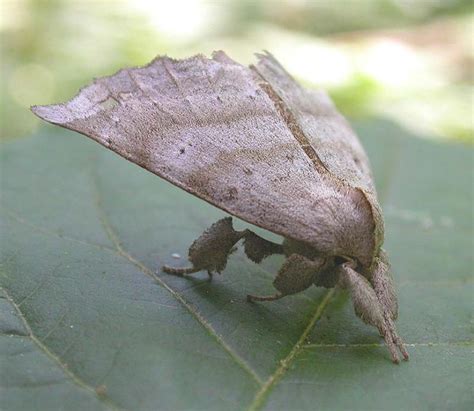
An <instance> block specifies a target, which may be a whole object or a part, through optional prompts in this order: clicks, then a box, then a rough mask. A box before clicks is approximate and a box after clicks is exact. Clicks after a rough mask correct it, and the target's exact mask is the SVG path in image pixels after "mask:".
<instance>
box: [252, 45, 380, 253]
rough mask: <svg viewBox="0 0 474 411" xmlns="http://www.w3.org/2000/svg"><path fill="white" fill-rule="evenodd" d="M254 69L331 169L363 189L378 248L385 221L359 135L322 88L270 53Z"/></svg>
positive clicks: (329, 170)
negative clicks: (308, 84) (300, 79)
mask: <svg viewBox="0 0 474 411" xmlns="http://www.w3.org/2000/svg"><path fill="white" fill-rule="evenodd" d="M258 57H259V61H258V63H257V65H256V66H254V67H253V68H254V70H255V71H256V72H258V73H259V75H260V76H262V78H263V79H265V80H266V81H267V82H268V83H270V85H271V86H272V89H273V90H274V92H275V93H276V94H277V95H278V97H279V98H280V99H281V100H282V101H283V103H284V104H285V106H286V107H287V108H288V110H289V111H290V112H291V114H292V116H293V117H294V118H295V121H296V123H297V124H298V126H299V127H300V128H301V131H302V133H303V134H304V136H305V138H306V139H307V141H308V143H309V144H310V145H311V146H312V147H313V148H314V151H315V152H316V153H317V157H318V160H319V161H320V162H321V163H322V164H323V165H324V167H325V168H326V170H328V172H329V173H330V174H331V175H333V176H335V177H336V178H337V179H339V180H341V181H344V182H346V183H347V184H349V185H350V186H352V187H357V188H360V189H362V190H363V193H364V196H365V197H366V199H367V201H368V203H369V205H370V208H371V211H372V220H373V221H374V223H375V227H374V233H373V237H374V239H375V247H374V248H378V246H379V245H381V244H382V243H383V237H384V223H383V217H382V213H381V210H380V207H379V205H378V200H377V194H376V190H375V185H374V180H373V176H372V172H371V168H370V163H369V159H368V157H367V155H366V154H365V151H364V149H363V148H362V145H361V144H360V142H359V139H358V138H357V136H356V134H355V133H354V131H353V130H352V128H351V127H350V125H349V124H348V122H347V121H346V119H345V118H344V117H343V116H342V115H341V114H340V113H339V112H338V111H337V110H336V108H335V107H334V104H333V103H332V101H331V99H330V98H329V96H328V95H327V94H326V93H325V92H323V91H320V90H318V91H315V90H306V89H304V88H303V87H301V86H300V85H299V84H298V83H297V82H296V81H295V80H294V79H293V78H292V77H291V76H290V75H289V74H288V73H287V72H286V70H285V69H284V68H283V67H282V66H281V64H280V63H279V62H278V61H277V60H276V59H275V58H274V57H273V56H272V55H271V54H269V53H266V54H258Z"/></svg>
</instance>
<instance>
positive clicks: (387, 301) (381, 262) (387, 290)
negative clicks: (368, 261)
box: [370, 250, 398, 320]
mask: <svg viewBox="0 0 474 411" xmlns="http://www.w3.org/2000/svg"><path fill="white" fill-rule="evenodd" d="M370 282H371V283H372V286H373V287H374V290H375V294H377V298H378V299H379V302H380V304H382V307H383V308H384V311H385V312H386V313H387V315H388V316H389V317H390V318H391V319H392V320H396V319H397V317H398V300H397V295H396V293H395V286H394V284H393V279H392V276H391V274H390V264H389V263H388V258H387V255H386V253H385V251H383V250H380V253H379V256H378V257H377V258H376V259H375V267H374V270H373V274H372V278H371V279H370Z"/></svg>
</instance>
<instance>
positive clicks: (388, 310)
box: [371, 250, 409, 360]
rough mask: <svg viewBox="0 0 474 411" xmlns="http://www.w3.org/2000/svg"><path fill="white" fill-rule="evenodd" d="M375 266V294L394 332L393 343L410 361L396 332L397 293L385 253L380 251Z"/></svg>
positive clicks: (372, 279) (373, 276) (373, 280)
mask: <svg viewBox="0 0 474 411" xmlns="http://www.w3.org/2000/svg"><path fill="white" fill-rule="evenodd" d="M375 264H376V265H375V269H374V272H373V275H372V278H371V283H372V286H373V287H374V290H375V294H376V295H377V298H378V299H379V302H380V304H381V305H382V307H383V310H384V317H385V319H386V322H387V324H388V326H389V327H390V328H391V329H393V330H394V331H393V332H392V335H393V338H394V341H393V342H394V343H395V344H396V345H397V346H398V348H399V349H400V352H401V353H402V355H403V358H404V359H405V360H408V358H409V355H408V352H407V350H406V349H405V345H404V344H403V341H402V340H401V338H400V337H399V336H398V335H397V333H396V331H395V324H394V321H395V320H396V319H397V317H398V300H397V295H396V293H395V286H394V284H393V279H392V276H391V274H390V264H389V263H388V258H387V255H386V253H385V251H383V250H381V251H380V254H379V256H378V257H377V258H376V260H375Z"/></svg>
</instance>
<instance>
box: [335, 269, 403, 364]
mask: <svg viewBox="0 0 474 411" xmlns="http://www.w3.org/2000/svg"><path fill="white" fill-rule="evenodd" d="M338 274H339V278H340V284H341V286H342V287H344V288H348V289H349V291H350V293H351V297H352V302H353V304H354V311H355V313H356V314H357V316H358V317H360V318H361V319H362V321H364V322H365V323H366V324H370V325H373V326H374V327H377V328H378V330H379V332H380V334H381V335H382V336H383V338H384V340H385V343H386V344H387V347H388V349H389V351H390V354H391V357H392V361H393V362H394V363H398V362H399V357H398V353H397V348H398V349H399V350H400V352H401V353H402V355H403V357H404V359H405V360H408V352H407V351H406V349H405V346H404V344H403V341H402V340H401V338H400V337H399V336H398V334H397V331H396V329H395V324H394V323H393V320H392V318H391V316H390V314H389V312H388V311H387V310H386V309H385V308H384V307H383V306H382V304H381V303H380V301H379V299H378V297H377V294H376V292H375V290H374V289H373V288H372V285H371V284H370V282H369V281H368V280H367V279H366V278H365V277H364V276H363V275H361V274H359V273H358V272H357V271H355V270H354V269H352V268H351V263H344V264H342V265H340V266H339V267H338Z"/></svg>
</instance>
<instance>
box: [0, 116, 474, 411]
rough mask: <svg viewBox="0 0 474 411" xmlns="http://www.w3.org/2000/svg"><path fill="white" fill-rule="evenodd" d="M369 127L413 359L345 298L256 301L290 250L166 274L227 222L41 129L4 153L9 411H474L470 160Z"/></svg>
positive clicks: (4, 404)
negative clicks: (401, 355) (400, 355)
mask: <svg viewBox="0 0 474 411" xmlns="http://www.w3.org/2000/svg"><path fill="white" fill-rule="evenodd" d="M358 131H359V134H360V135H361V136H362V137H363V142H364V145H365V147H366V148H367V150H368V152H369V157H370V158H371V160H372V163H373V166H374V174H375V176H376V179H377V183H378V188H379V192H380V196H381V198H382V202H383V204H384V209H385V215H386V220H387V221H386V232H387V241H386V248H387V249H388V251H389V253H390V255H391V260H392V264H393V268H394V272H395V279H396V282H397V284H398V286H399V293H400V309H401V311H400V318H399V321H398V327H399V332H400V334H401V335H402V336H403V337H404V338H405V340H406V341H407V343H408V347H409V350H410V352H411V360H410V362H408V363H402V364H400V365H399V366H395V365H393V364H392V363H391V362H390V360H389V355H388V352H387V350H386V348H385V347H384V346H383V345H382V344H381V340H380V338H379V337H378V335H377V332H376V330H375V329H373V328H370V327H368V326H366V325H364V324H363V323H362V322H361V321H360V320H359V319H357V318H356V317H355V315H354V314H353V312H352V306H351V304H350V301H348V298H347V295H346V294H345V293H343V292H339V291H336V292H334V291H332V290H331V291H328V290H325V289H316V288H313V289H311V290H308V291H307V292H304V293H301V294H299V295H295V296H292V297H287V298H285V299H282V300H280V301H276V302H273V303H268V304H264V303H262V304H249V303H247V302H246V301H245V295H246V294H247V293H260V294H261V293H267V292H271V291H272V285H271V280H272V278H273V275H274V273H275V272H276V270H277V269H278V267H279V265H280V264H281V263H282V259H281V258H280V257H271V258H269V259H268V260H267V261H265V262H264V263H263V264H261V265H260V266H259V265H256V264H253V263H251V262H249V261H248V260H246V259H245V257H244V254H243V253H242V252H241V251H239V252H237V253H235V254H234V255H233V256H232V258H231V260H230V262H229V264H228V267H227V269H226V270H225V272H224V274H223V275H222V276H218V277H217V278H215V279H214V281H213V282H212V283H210V282H209V281H207V275H206V274H205V273H201V274H197V275H196V277H195V278H187V279H184V278H177V277H173V276H168V275H166V274H164V273H162V272H161V271H160V267H161V265H163V264H173V265H180V264H184V263H185V260H186V259H185V257H186V253H187V247H188V246H189V245H190V243H191V242H192V241H193V240H194V239H195V238H196V237H197V236H199V234H200V233H201V232H202V230H204V229H205V228H206V227H208V226H209V225H210V224H212V223H213V222H214V221H216V220H217V219H219V218H221V217H222V216H223V215H224V214H223V213H222V212H221V211H219V210H217V209H215V208H213V207H211V206H210V205H208V204H206V203H204V202H202V201H200V200H198V199H196V198H194V197H192V196H190V195H189V194H187V193H185V192H183V191H181V190H179V189H177V188H175V187H173V186H172V185H170V184H168V183H166V182H165V181H163V180H161V179H159V178H156V177H155V176H154V175H152V174H150V173H148V172H146V171H144V170H142V169H140V168H139V167H137V166H135V165H133V164H131V163H129V162H127V161H125V160H124V159H122V158H120V157H118V156H116V155H115V154H113V153H112V152H110V151H108V150H105V149H104V148H102V147H100V146H99V145H97V144H96V143H94V142H92V141H90V140H88V139H86V138H84V137H81V136H79V135H77V134H74V133H70V132H66V131H57V130H56V129H53V128H45V129H44V131H43V132H42V133H40V134H39V135H36V136H33V137H30V138H25V139H21V140H17V141H12V142H9V143H5V144H3V146H2V159H1V165H2V171H3V172H2V181H1V192H2V193H1V194H2V196H1V197H2V198H1V200H2V207H1V224H2V225H1V234H2V243H1V268H0V285H1V287H2V290H3V291H2V292H3V294H0V358H1V361H2V363H1V365H0V370H1V376H0V378H1V380H0V383H1V388H2V392H1V393H0V406H1V408H2V409H5V410H33V409H34V410H60V409H67V410H85V409H87V410H103V409H105V410H110V409H112V410H115V409H125V410H204V409H206V410H242V409H252V410H257V409H266V410H315V409H322V410H328V409H329V410H338V409H352V410H367V409H373V410H392V409H393V410H399V409H426V410H428V409H429V410H432V409H440V410H445V409H456V410H461V409H472V406H473V398H472V391H471V387H470V381H471V378H472V347H473V337H472V330H471V329H470V325H469V324H470V323H469V321H470V315H471V313H472V295H473V294H472V292H473V290H472V256H471V252H472V246H473V244H472V241H473V240H472V233H473V227H472V218H471V206H472V186H471V183H472V181H470V179H472V174H471V173H472V170H471V167H472V160H473V159H472V151H471V150H470V149H469V148H467V147H465V146H449V145H441V144H433V143H430V142H426V141H422V140H419V139H415V138H408V137H406V136H404V135H403V134H404V132H403V131H402V130H400V129H398V128H397V127H395V126H393V125H392V124H390V123H387V122H384V121H375V122H371V123H366V124H361V125H360V126H359V128H358ZM236 225H237V226H238V227H245V226H246V225H245V224H244V223H243V222H240V221H238V222H237V223H236ZM260 232H261V233H264V235H265V236H266V237H268V238H272V237H275V236H274V235H273V234H271V233H267V232H263V231H260ZM174 253H178V254H180V255H181V256H182V257H181V258H180V259H175V258H174V257H173V256H172V255H173V254H174Z"/></svg>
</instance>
